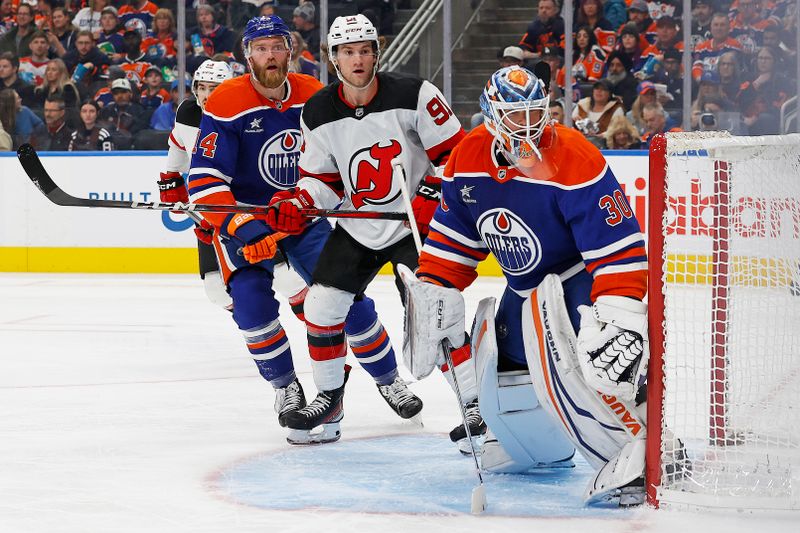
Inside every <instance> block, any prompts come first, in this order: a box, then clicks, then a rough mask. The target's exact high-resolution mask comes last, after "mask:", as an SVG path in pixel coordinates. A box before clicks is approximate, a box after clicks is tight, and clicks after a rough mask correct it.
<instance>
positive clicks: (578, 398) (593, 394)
mask: <svg viewBox="0 0 800 533" xmlns="http://www.w3.org/2000/svg"><path fill="white" fill-rule="evenodd" d="M524 306H525V308H524V310H523V313H522V327H523V332H524V338H525V343H524V344H525V356H526V358H527V359H528V365H529V369H530V372H531V379H532V381H533V386H534V389H535V390H536V394H537V397H538V398H539V401H540V402H541V403H542V406H543V407H544V408H545V410H546V411H547V412H548V413H550V415H551V416H552V417H553V419H554V420H556V421H557V422H558V423H559V424H560V425H561V426H562V428H563V429H564V431H565V434H566V435H567V436H568V438H569V439H570V440H571V441H572V443H573V444H574V445H575V447H576V448H577V449H578V450H579V451H580V452H581V454H582V455H583V456H584V457H585V458H586V460H587V461H588V462H589V463H590V464H591V465H592V466H593V467H594V468H596V469H600V468H602V467H603V466H605V464H606V463H608V462H609V460H610V459H612V458H613V457H614V456H616V455H617V454H618V453H619V451H620V449H622V447H623V446H624V445H625V444H627V443H628V442H630V441H631V440H634V439H643V438H644V436H645V424H644V422H643V421H642V420H641V419H640V418H639V415H638V413H637V412H636V409H635V406H634V405H633V402H627V401H622V400H619V399H617V398H616V397H614V396H611V395H602V394H600V393H599V392H597V391H595V390H593V389H592V388H590V387H589V386H588V385H587V384H586V382H585V380H584V379H583V374H582V373H581V369H580V365H579V363H578V360H577V353H576V342H577V339H576V335H575V330H574V329H573V327H572V325H571V323H570V321H569V316H568V313H567V309H566V305H565V303H564V292H563V288H562V286H561V281H560V280H559V278H558V276H556V275H549V276H547V277H546V278H545V279H544V280H543V281H542V283H541V284H540V285H539V287H537V289H536V290H535V291H534V292H533V294H532V295H531V296H530V297H529V298H528V299H527V300H526V301H525V303H524Z"/></svg>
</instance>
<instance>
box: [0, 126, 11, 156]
mask: <svg viewBox="0 0 800 533" xmlns="http://www.w3.org/2000/svg"><path fill="white" fill-rule="evenodd" d="M13 147H14V142H13V141H12V140H11V134H9V133H8V132H7V131H6V130H5V128H4V127H3V120H2V119H0V152H10V151H11V149H12V148H13Z"/></svg>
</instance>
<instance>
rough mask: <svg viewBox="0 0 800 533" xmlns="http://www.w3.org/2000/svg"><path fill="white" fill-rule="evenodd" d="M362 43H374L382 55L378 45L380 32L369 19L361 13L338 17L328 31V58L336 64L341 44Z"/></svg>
mask: <svg viewBox="0 0 800 533" xmlns="http://www.w3.org/2000/svg"><path fill="white" fill-rule="evenodd" d="M362 41H372V42H374V43H375V49H376V51H377V53H378V54H380V46H379V45H378V30H376V29H375V26H373V25H372V22H370V21H369V19H368V18H367V17H365V16H364V15H362V14H361V13H359V14H358V15H350V16H346V17H336V19H335V20H334V21H333V24H331V28H330V30H328V57H330V59H331V61H332V62H333V63H334V65H335V64H336V54H335V50H336V47H337V46H339V45H340V44H347V43H360V42H362Z"/></svg>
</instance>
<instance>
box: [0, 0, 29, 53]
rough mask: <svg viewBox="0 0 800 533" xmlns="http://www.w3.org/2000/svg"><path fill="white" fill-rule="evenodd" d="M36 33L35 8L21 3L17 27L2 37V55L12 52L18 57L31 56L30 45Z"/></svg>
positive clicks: (0, 49)
mask: <svg viewBox="0 0 800 533" xmlns="http://www.w3.org/2000/svg"><path fill="white" fill-rule="evenodd" d="M35 32H36V25H35V24H34V23H33V7H31V5H30V4H24V3H21V4H19V5H18V6H17V25H16V26H15V27H13V28H11V29H10V30H9V31H7V32H6V33H5V34H3V36H2V37H0V53H1V52H11V53H13V54H15V55H16V56H17V57H25V56H28V55H30V54H31V49H30V48H29V46H28V45H29V44H30V42H31V39H32V38H33V35H34V33H35Z"/></svg>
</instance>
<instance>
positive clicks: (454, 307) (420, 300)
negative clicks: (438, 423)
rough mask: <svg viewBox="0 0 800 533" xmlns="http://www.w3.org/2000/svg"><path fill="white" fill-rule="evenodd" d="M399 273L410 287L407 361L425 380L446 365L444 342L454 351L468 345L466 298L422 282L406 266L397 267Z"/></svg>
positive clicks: (408, 293) (406, 322)
mask: <svg viewBox="0 0 800 533" xmlns="http://www.w3.org/2000/svg"><path fill="white" fill-rule="evenodd" d="M397 272H398V274H400V278H401V279H402V280H403V284H404V285H405V287H406V320H405V326H404V328H403V330H404V331H403V361H404V362H405V364H406V367H407V368H408V369H409V371H410V372H411V374H412V375H413V376H414V377H415V378H417V379H422V378H424V377H426V376H427V375H428V374H430V373H431V372H432V371H433V369H434V368H436V367H437V366H438V367H441V366H442V365H443V364H444V356H443V354H442V352H441V343H442V341H443V340H444V339H448V340H449V341H450V345H451V346H453V347H454V348H457V347H460V346H463V345H464V337H465V334H464V297H463V296H462V295H461V293H460V292H459V291H458V290H456V289H449V288H446V287H440V286H438V285H434V284H432V283H426V282H423V281H420V280H419V279H417V277H416V276H415V275H414V273H413V272H412V271H411V270H410V269H409V268H408V267H407V266H405V265H397ZM456 366H458V365H456ZM460 384H461V382H459V385H460Z"/></svg>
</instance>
